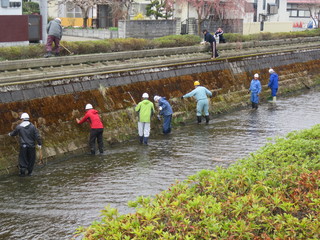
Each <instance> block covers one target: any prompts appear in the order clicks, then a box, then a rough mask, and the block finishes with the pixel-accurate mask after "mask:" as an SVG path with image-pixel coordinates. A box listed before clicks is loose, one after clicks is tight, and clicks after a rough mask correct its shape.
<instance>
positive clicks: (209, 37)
mask: <svg viewBox="0 0 320 240" xmlns="http://www.w3.org/2000/svg"><path fill="white" fill-rule="evenodd" d="M202 32H203V35H204V42H208V43H210V49H211V53H212V54H211V59H214V58H217V57H219V54H218V52H217V45H216V39H215V38H214V36H212V35H211V34H210V33H209V32H208V31H207V30H206V29H205V30H203V31H202Z"/></svg>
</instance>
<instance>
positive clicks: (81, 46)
mask: <svg viewBox="0 0 320 240" xmlns="http://www.w3.org/2000/svg"><path fill="white" fill-rule="evenodd" d="M224 36H225V38H226V40H227V42H245V41H261V40H270V39H286V38H296V37H310V36H320V30H319V29H316V30H307V31H303V32H289V33H259V34H251V35H242V34H237V33H225V34H224ZM200 41H202V39H201V38H200V37H199V36H195V35H171V36H165V37H160V38H156V39H153V40H147V39H138V38H125V39H123V38H121V39H104V40H95V41H79V42H77V41H75V42H66V41H62V42H61V43H62V45H63V46H65V47H66V48H67V49H68V50H69V51H71V52H73V53H74V54H91V53H107V52H119V51H132V50H142V49H152V48H170V47H183V46H192V45H196V44H198V43H199V42H200ZM60 53H61V55H62V56H63V55H69V52H68V51H67V50H65V49H64V48H63V47H61V52H60ZM44 54H45V47H44V46H43V45H41V44H37V45H30V46H17V47H0V56H1V57H0V60H17V59H27V58H39V57H43V55H44Z"/></svg>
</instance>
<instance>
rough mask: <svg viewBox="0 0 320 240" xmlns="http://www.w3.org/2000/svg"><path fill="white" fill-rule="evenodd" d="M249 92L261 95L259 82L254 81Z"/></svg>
mask: <svg viewBox="0 0 320 240" xmlns="http://www.w3.org/2000/svg"><path fill="white" fill-rule="evenodd" d="M249 90H250V91H251V92H252V93H256V94H259V93H260V92H261V83H260V81H259V80H256V79H252V80H251V84H250V88H249Z"/></svg>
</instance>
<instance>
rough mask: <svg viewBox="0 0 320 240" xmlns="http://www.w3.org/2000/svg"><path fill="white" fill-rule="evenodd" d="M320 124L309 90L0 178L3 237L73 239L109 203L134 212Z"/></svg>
mask: <svg viewBox="0 0 320 240" xmlns="http://www.w3.org/2000/svg"><path fill="white" fill-rule="evenodd" d="M319 121H320V92H319V91H318V90H311V91H308V92H304V93H300V94H299V95H295V96H287V97H284V98H279V101H278V102H277V104H276V105H272V104H270V103H265V104H262V105H261V106H260V107H259V109H258V110H257V111H253V110H251V109H250V108H249V107H248V108H247V109H243V110H239V111H236V112H233V113H229V114H223V115H220V116H216V117H214V118H213V120H212V121H211V122H210V124H209V125H205V124H202V125H197V124H195V123H191V122H190V123H187V124H186V125H185V126H181V127H178V128H175V129H173V132H172V134H171V135H170V136H167V137H165V136H162V135H159V134H157V136H155V134H153V136H152V133H151V139H150V144H149V146H141V145H139V144H138V143H137V142H136V141H131V142H127V143H123V144H118V145H115V146H107V149H106V155H104V156H95V157H91V156H86V155H84V154H83V155H74V156H71V157H68V158H63V159H59V160H57V161H55V162H53V163H49V164H48V165H47V166H45V167H42V168H36V169H35V173H34V175H33V176H32V177H25V178H20V177H18V176H15V175H10V176H3V177H1V178H0V203H1V204H0V239H30V240H31V239H32V240H35V239H39V240H40V239H44V240H49V239H52V240H60V239H70V238H71V237H72V236H73V232H74V231H75V230H76V228H77V227H78V226H80V225H83V226H87V225H89V224H90V223H91V222H92V221H94V220H98V219H99V214H100V210H102V209H103V208H104V207H105V206H107V205H110V206H111V207H115V208H118V210H119V212H120V213H122V214H125V213H129V212H133V209H131V208H129V207H127V205H126V203H127V202H128V201H129V200H134V199H135V198H136V197H137V196H140V195H155V194H157V193H159V192H160V191H162V190H165V189H167V188H168V187H169V186H170V185H171V184H173V183H174V182H175V181H176V180H184V179H186V178H187V177H188V176H189V175H193V174H195V173H196V172H197V171H199V170H201V169H214V168H215V167H216V166H223V167H227V166H228V165H229V164H231V163H232V162H235V161H236V160H237V159H239V158H243V157H246V156H247V155H248V154H249V153H250V152H254V151H256V150H257V149H258V148H259V147H261V146H263V145H264V144H265V143H266V142H267V141H268V140H267V138H274V137H276V136H284V135H285V134H286V133H288V132H291V131H293V130H299V129H304V128H310V127H311V126H313V125H315V124H318V123H319Z"/></svg>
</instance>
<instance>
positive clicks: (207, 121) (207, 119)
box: [206, 116, 210, 124]
mask: <svg viewBox="0 0 320 240" xmlns="http://www.w3.org/2000/svg"><path fill="white" fill-rule="evenodd" d="M209 121H210V118H209V116H206V124H208V123H209Z"/></svg>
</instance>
